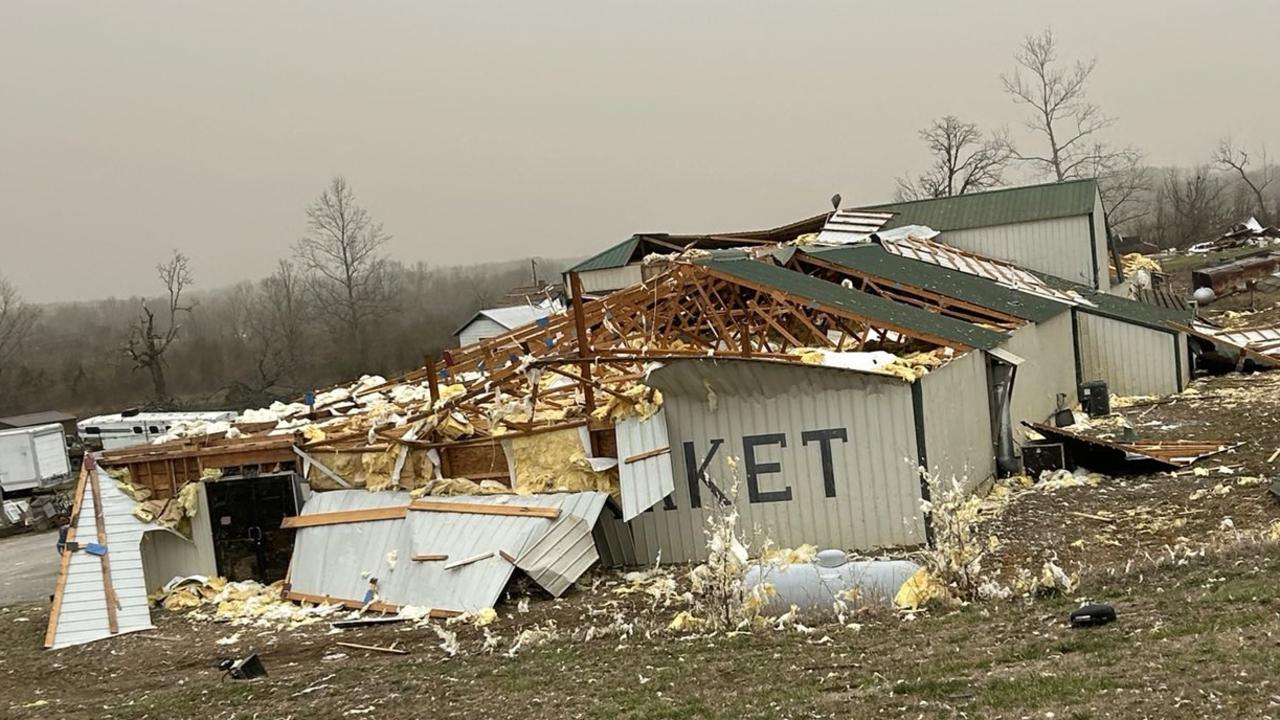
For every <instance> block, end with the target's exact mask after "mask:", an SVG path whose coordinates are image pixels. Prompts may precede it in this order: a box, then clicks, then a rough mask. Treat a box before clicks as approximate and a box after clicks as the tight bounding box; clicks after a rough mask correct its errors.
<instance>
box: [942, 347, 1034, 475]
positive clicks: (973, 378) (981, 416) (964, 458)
mask: <svg viewBox="0 0 1280 720" xmlns="http://www.w3.org/2000/svg"><path fill="white" fill-rule="evenodd" d="M920 384H921V390H922V392H923V394H924V427H925V438H926V440H925V447H926V448H927V450H928V461H929V470H930V471H931V472H933V473H935V474H937V475H938V476H939V478H940V479H942V480H943V481H944V482H945V481H947V480H948V479H949V478H952V477H954V478H958V479H960V480H961V486H962V487H965V488H972V487H975V486H976V485H978V484H979V483H981V482H983V481H985V480H986V479H987V478H989V477H992V476H994V475H995V471H996V464H995V449H994V447H993V445H992V442H991V407H990V399H989V393H988V384H989V383H988V380H987V363H986V358H984V357H983V354H982V353H980V352H971V353H968V354H967V355H964V356H962V357H958V358H955V359H953V360H952V361H951V362H949V363H947V364H946V365H944V366H943V367H941V368H939V369H937V370H934V371H933V372H930V373H929V374H928V375H925V376H924V377H923V378H921V380H920ZM1015 387H1016V382H1015ZM944 487H946V486H945V485H944Z"/></svg>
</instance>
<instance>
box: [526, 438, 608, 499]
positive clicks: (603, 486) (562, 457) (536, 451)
mask: <svg viewBox="0 0 1280 720" xmlns="http://www.w3.org/2000/svg"><path fill="white" fill-rule="evenodd" d="M511 450H512V452H513V453H514V455H515V466H516V478H515V490H516V492H518V493H521V494H528V493H545V492H585V491H589V490H597V491H600V492H607V493H609V494H611V495H613V496H614V497H619V489H618V470H617V468H612V469H609V470H606V471H604V472H596V471H594V470H592V469H591V463H590V461H588V460H587V453H586V451H585V450H583V448H582V440H581V438H580V436H579V434H578V430H577V428H568V429H565V430H554V431H552V432H544V433H536V434H534V435H522V436H519V437H514V438H512V439H511Z"/></svg>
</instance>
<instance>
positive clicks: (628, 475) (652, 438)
mask: <svg viewBox="0 0 1280 720" xmlns="http://www.w3.org/2000/svg"><path fill="white" fill-rule="evenodd" d="M614 435H615V437H616V438H617V442H618V483H619V485H620V486H621V490H622V519H623V520H630V519H632V518H634V517H635V516H637V515H639V514H640V513H642V512H644V511H645V510H648V509H649V508H651V507H653V506H654V505H656V504H657V503H659V502H661V501H662V498H664V497H666V496H668V495H670V494H671V493H672V492H674V491H675V489H676V481H675V477H674V476H673V475H672V472H671V452H670V451H669V452H667V453H665V454H662V455H655V456H653V457H648V458H645V459H643V460H637V461H635V462H627V458H630V457H635V456H636V455H640V454H642V453H647V452H651V451H655V450H660V449H662V448H668V449H670V448H671V442H670V441H669V440H668V439H667V415H666V412H665V411H663V410H659V411H658V412H656V413H654V414H653V415H652V416H651V417H649V418H646V419H644V420H640V419H639V418H627V419H625V420H623V421H622V422H619V423H618V424H617V425H616V426H615V427H614Z"/></svg>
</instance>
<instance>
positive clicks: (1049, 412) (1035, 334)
mask: <svg viewBox="0 0 1280 720" xmlns="http://www.w3.org/2000/svg"><path fill="white" fill-rule="evenodd" d="M1002 347H1004V348H1005V349H1006V350H1009V351H1011V352H1013V353H1016V354H1017V355H1019V356H1020V357H1022V358H1024V359H1025V360H1026V362H1024V363H1022V364H1021V365H1019V366H1018V372H1017V374H1016V375H1015V376H1014V380H1013V400H1012V402H1010V404H1009V416H1010V419H1011V420H1012V421H1013V437H1014V440H1016V441H1018V442H1021V441H1022V440H1023V438H1024V437H1025V436H1026V428H1025V427H1024V426H1023V425H1022V422H1023V421H1024V420H1025V421H1028V422H1036V423H1042V422H1045V421H1047V420H1048V419H1049V418H1051V417H1052V416H1053V413H1054V411H1055V410H1056V409H1057V397H1058V394H1059V393H1061V394H1064V395H1066V396H1067V397H1066V402H1067V404H1068V406H1071V405H1075V403H1076V365H1075V359H1076V358H1075V350H1074V346H1073V340H1072V334H1071V312H1070V311H1067V312H1064V313H1060V314H1058V315H1055V316H1053V317H1052V318H1049V319H1048V320H1045V321H1044V322H1042V323H1027V324H1026V325H1023V326H1022V327H1020V328H1018V329H1017V330H1014V331H1013V333H1012V334H1011V335H1010V336H1009V339H1008V340H1006V341H1005V343H1004V345H1003V346H1002Z"/></svg>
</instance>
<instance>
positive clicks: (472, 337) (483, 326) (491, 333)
mask: <svg viewBox="0 0 1280 720" xmlns="http://www.w3.org/2000/svg"><path fill="white" fill-rule="evenodd" d="M506 332H510V331H509V330H507V329H506V328H504V327H502V326H501V325H499V324H498V323H496V322H494V321H492V320H490V319H489V318H487V317H478V318H476V319H475V320H472V321H471V322H469V323H467V326H466V327H464V328H462V331H461V332H459V333H458V345H460V346H462V347H466V346H467V345H470V344H471V343H476V342H480V341H481V340H484V339H485V338H491V337H497V336H499V335H502V334H503V333H506Z"/></svg>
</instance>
